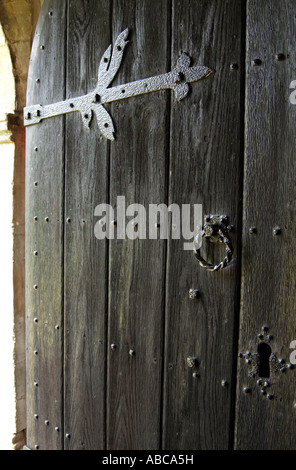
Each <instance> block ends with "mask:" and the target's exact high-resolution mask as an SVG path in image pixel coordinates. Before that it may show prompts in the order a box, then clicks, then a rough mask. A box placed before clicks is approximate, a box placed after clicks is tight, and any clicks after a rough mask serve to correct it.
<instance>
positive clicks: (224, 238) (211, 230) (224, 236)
mask: <svg viewBox="0 0 296 470" xmlns="http://www.w3.org/2000/svg"><path fill="white" fill-rule="evenodd" d="M232 229H233V227H232V226H229V225H228V217H227V216H225V215H206V216H205V218H204V226H203V228H202V231H201V233H200V234H198V235H197V237H196V239H197V238H198V239H200V236H202V238H205V239H207V240H209V241H210V242H212V243H224V244H225V247H226V256H225V258H224V259H223V261H221V262H220V263H219V264H216V265H213V264H210V263H208V262H207V261H206V260H205V259H204V258H203V257H202V256H201V253H200V244H198V246H199V248H198V249H194V250H193V252H194V255H195V257H196V259H197V260H198V262H199V264H200V266H201V267H203V268H205V269H206V270H208V271H220V270H221V269H224V268H226V266H228V265H229V263H230V261H231V260H232V255H233V248H232V243H231V240H230V238H229V236H228V232H230V231H231V230H232Z"/></svg>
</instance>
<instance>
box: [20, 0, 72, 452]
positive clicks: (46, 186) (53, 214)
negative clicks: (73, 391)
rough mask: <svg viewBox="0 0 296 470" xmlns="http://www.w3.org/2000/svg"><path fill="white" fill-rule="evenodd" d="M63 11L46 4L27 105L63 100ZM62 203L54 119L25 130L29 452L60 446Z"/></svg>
mask: <svg viewBox="0 0 296 470" xmlns="http://www.w3.org/2000/svg"><path fill="white" fill-rule="evenodd" d="M65 6H66V2H56V1H52V0H45V2H44V5H43V9H42V13H41V16H40V19H39V22H38V25H37V29H36V34H35V37H34V44H33V49H32V56H31V64H30V71H29V78H28V90H27V103H28V104H34V103H36V102H37V103H38V102H40V103H43V104H48V103H51V102H52V101H55V100H62V99H64V98H65V70H64V65H63V64H64V62H65V55H64V51H65V30H66V12H65ZM58 63H60V65H61V66H59V67H58V66H57V64H58ZM50 71H51V72H50ZM63 200H64V120H63V118H62V117H59V118H54V119H53V120H51V122H46V123H43V124H42V125H40V126H35V127H34V128H31V129H27V132H26V322H27V439H28V440H27V444H28V447H29V448H32V449H35V448H36V449H37V448H39V449H48V450H50V449H53V450H55V449H61V448H62V436H63V421H62V405H63V394H62V390H63V328H62V327H63V318H62V314H63V206H64V202H63ZM34 286H35V287H34ZM55 427H58V428H59V430H60V432H57V431H56V430H55Z"/></svg>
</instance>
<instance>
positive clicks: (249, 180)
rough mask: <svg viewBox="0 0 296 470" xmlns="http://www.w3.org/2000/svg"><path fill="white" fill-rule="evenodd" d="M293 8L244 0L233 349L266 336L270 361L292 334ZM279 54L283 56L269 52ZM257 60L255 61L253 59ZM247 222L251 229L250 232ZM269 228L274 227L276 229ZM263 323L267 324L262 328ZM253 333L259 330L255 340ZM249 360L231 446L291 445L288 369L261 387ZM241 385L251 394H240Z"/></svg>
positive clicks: (242, 371)
mask: <svg viewBox="0 0 296 470" xmlns="http://www.w3.org/2000/svg"><path fill="white" fill-rule="evenodd" d="M295 12H296V2H295V1H287V0H284V1H282V2H281V3H280V4H277V3H275V2H273V1H272V0H266V1H264V2H258V1H254V0H250V1H249V2H248V12H247V13H248V15H247V27H248V28H247V52H248V53H247V62H246V64H247V87H246V131H245V133H246V149H245V168H244V212H243V263H242V268H243V269H242V307H241V322H240V343H239V352H240V353H241V354H245V353H247V352H250V353H251V354H252V355H251V356H250V357H251V358H253V357H254V356H253V354H257V348H258V344H259V343H262V342H266V341H268V339H266V336H268V335H272V336H273V339H272V340H270V342H269V346H270V348H271V352H272V354H276V356H277V359H276V364H277V366H279V363H278V359H280V358H283V359H285V361H286V363H288V362H289V355H290V353H291V350H290V342H291V341H292V340H295V339H296V327H295V301H296V299H295V255H296V244H295V230H296V218H295V170H296V164H295V142H296V127H295V120H296V108H295V106H292V105H291V104H290V102H289V93H290V92H291V91H290V90H289V84H290V82H291V81H292V80H293V79H295V65H296V64H295V54H294V53H293V50H294V46H295V33H296V31H295ZM279 53H280V54H284V56H282V57H281V56H280V57H277V58H276V55H277V54H279ZM279 58H281V59H282V60H278V59H279ZM256 59H260V62H257V63H258V64H261V65H257V66H256V65H253V61H254V60H256ZM252 227H256V229H257V230H256V232H255V233H250V231H249V229H250V228H252ZM275 228H280V229H281V233H280V234H279V235H275V234H274V229H275ZM263 326H268V327H269V329H268V331H267V332H265V331H262V327H263ZM258 334H263V338H262V339H261V340H260V339H259V338H258ZM248 359H249V357H244V356H243V357H242V358H241V359H239V364H238V377H239V380H238V388H237V411H236V413H237V416H236V448H237V449H258V450H264V449H274V450H276V449H282V450H284V449H295V433H296V420H295V406H294V404H295V386H296V374H295V371H294V370H290V369H287V370H286V372H285V373H281V372H274V371H272V370H271V371H270V378H269V381H270V386H269V387H268V388H267V389H266V390H265V391H264V388H263V387H262V384H261V383H260V382H259V384H260V386H259V385H258V384H257V381H258V380H260V378H259V372H258V371H257V373H256V374H255V375H254V377H252V376H251V377H250V376H249V373H252V370H253V367H252V363H250V364H249V365H248V363H246V362H247V361H248ZM281 367H283V365H281ZM264 382H265V380H263V385H264ZM245 387H248V388H249V389H250V391H251V393H247V394H246V393H244V388H245ZM262 390H263V392H262ZM268 395H272V396H274V399H268Z"/></svg>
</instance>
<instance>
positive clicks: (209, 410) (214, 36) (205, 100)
mask: <svg viewBox="0 0 296 470" xmlns="http://www.w3.org/2000/svg"><path fill="white" fill-rule="evenodd" d="M172 4H173V15H172V32H173V34H172V44H173V49H172V61H174V60H175V59H176V57H177V56H178V55H179V54H180V52H181V51H185V52H187V53H188V54H189V55H190V56H191V57H193V58H194V62H195V63H196V64H197V63H200V64H206V65H207V66H208V67H210V68H211V69H214V70H215V75H214V76H211V77H209V78H208V79H207V80H204V81H201V82H199V83H198V84H197V86H194V87H192V93H191V95H190V96H189V97H188V98H187V99H186V100H184V102H182V104H181V105H180V104H178V103H175V102H174V101H172V116H171V129H170V180H169V202H170V203H177V204H179V205H180V204H192V205H193V204H198V203H199V204H202V205H203V213H204V214H226V215H228V216H229V218H230V223H232V224H234V226H235V228H236V232H235V233H234V234H232V240H233V242H234V246H235V254H234V260H233V261H232V263H231V264H230V265H229V267H228V268H227V269H225V270H223V271H220V272H214V273H212V272H208V271H206V270H204V269H202V268H201V267H200V266H199V264H198V262H197V260H196V259H195V258H194V256H193V253H192V252H189V251H183V241H184V240H180V241H178V240H170V241H169V245H168V257H167V260H168V261H167V266H168V270H167V280H166V320H165V328H166V331H165V369H164V419H163V442H162V445H163V448H164V449H180V450H184V449H191V450H193V449H208V450H209V449H210V450H213V449H227V448H228V447H230V446H231V433H232V431H231V428H232V403H231V398H232V387H233V385H234V382H233V381H234V380H235V377H233V349H234V346H235V341H236V335H235V326H236V319H237V316H238V302H237V294H238V286H239V251H238V247H237V243H236V239H237V234H238V233H239V230H238V228H239V223H240V216H241V214H240V199H239V198H240V192H241V186H240V185H241V181H240V174H241V164H242V158H241V126H242V119H241V109H242V108H241V106H242V102H241V85H240V79H241V76H242V75H241V74H242V72H241V70H242V68H241V66H242V65H243V64H242V63H241V60H242V59H243V56H241V38H242V36H243V35H244V30H243V29H242V24H243V21H241V18H242V19H243V6H242V2H240V1H237V0H233V1H229V2H217V1H208V0H206V1H202V0H191V1H186V2H179V1H173V2H172ZM233 63H235V64H237V65H238V68H235V67H234V68H231V67H230V65H231V64H233ZM192 228H193V227H192ZM211 251H214V253H208V254H207V255H208V256H209V255H211V254H212V255H213V256H215V260H216V262H217V261H218V260H219V256H221V253H222V252H219V250H217V248H215V250H211ZM224 256H225V255H224V254H223V257H224ZM209 260H210V261H211V258H209ZM220 260H221V259H220ZM191 288H194V289H199V290H200V292H201V298H200V299H199V300H191V299H189V290H190V289H191ZM190 357H196V358H197V365H198V367H193V368H191V367H188V363H187V358H190ZM194 373H198V374H199V377H197V378H196V377H193V374H194ZM222 381H226V382H227V384H226V386H222ZM223 383H224V385H225V382H223Z"/></svg>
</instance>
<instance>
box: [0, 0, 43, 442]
mask: <svg viewBox="0 0 296 470" xmlns="http://www.w3.org/2000/svg"><path fill="white" fill-rule="evenodd" d="M42 3H43V0H1V3H0V22H1V25H2V28H3V32H4V35H5V38H6V42H7V45H8V47H9V51H10V55H11V62H12V68H13V75H14V79H15V111H14V113H13V114H8V129H9V131H10V132H11V139H12V140H13V141H14V143H15V158H14V177H13V234H14V238H13V292H14V338H15V350H14V362H15V397H16V436H15V438H14V444H15V449H16V450H18V449H21V448H22V447H23V445H24V444H25V432H26V431H25V429H26V362H25V361H26V360H25V207H24V202H25V131H24V127H23V107H24V106H25V103H26V86H27V73H28V67H29V60H30V52H31V45H32V39H33V35H34V31H35V26H36V22H37V19H38V16H39V12H40V8H41V6H42Z"/></svg>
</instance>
